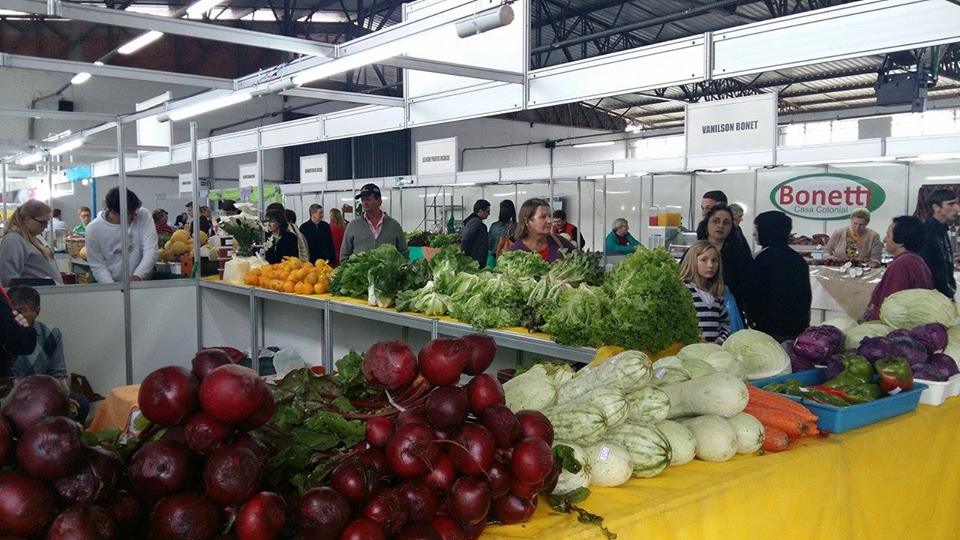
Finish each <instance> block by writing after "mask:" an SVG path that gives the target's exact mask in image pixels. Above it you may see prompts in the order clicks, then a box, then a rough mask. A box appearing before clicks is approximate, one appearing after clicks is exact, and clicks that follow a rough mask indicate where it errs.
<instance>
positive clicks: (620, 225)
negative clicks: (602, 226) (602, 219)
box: [605, 218, 640, 255]
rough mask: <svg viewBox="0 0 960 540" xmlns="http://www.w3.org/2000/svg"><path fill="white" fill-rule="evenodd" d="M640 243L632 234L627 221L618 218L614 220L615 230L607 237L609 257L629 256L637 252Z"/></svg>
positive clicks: (606, 246)
mask: <svg viewBox="0 0 960 540" xmlns="http://www.w3.org/2000/svg"><path fill="white" fill-rule="evenodd" d="M639 245H640V242H637V239H636V238H634V237H633V235H632V234H630V225H629V224H628V223H627V220H625V219H623V218H617V219H615V220H613V230H612V231H610V234H608V235H607V240H606V242H605V248H606V253H607V255H629V254H631V253H633V252H634V251H636V249H637V246H639Z"/></svg>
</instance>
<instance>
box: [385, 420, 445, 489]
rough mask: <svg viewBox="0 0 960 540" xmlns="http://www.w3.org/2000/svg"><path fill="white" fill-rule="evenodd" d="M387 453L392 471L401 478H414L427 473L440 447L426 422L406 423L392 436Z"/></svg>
mask: <svg viewBox="0 0 960 540" xmlns="http://www.w3.org/2000/svg"><path fill="white" fill-rule="evenodd" d="M386 454H387V464H388V465H390V470H391V471H393V472H394V473H395V474H396V475H397V476H399V477H400V478H413V477H415V476H421V475H423V474H426V472H427V471H428V470H429V467H430V466H431V465H433V464H434V462H436V460H437V457H438V456H439V454H440V449H439V448H438V447H437V444H436V442H434V435H433V431H431V430H430V428H429V427H427V426H426V424H406V425H403V426H401V427H399V428H397V431H396V432H394V434H393V436H392V437H390V441H389V442H388V443H387V450H386Z"/></svg>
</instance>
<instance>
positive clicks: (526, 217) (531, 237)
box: [507, 199, 576, 263]
mask: <svg viewBox="0 0 960 540" xmlns="http://www.w3.org/2000/svg"><path fill="white" fill-rule="evenodd" d="M516 239H517V240H516V241H515V242H514V243H513V244H512V245H511V246H510V247H509V248H507V251H529V252H532V253H536V254H538V255H540V258H541V259H543V260H545V261H547V262H550V263H552V262H554V261H556V260H557V259H559V258H560V257H561V256H562V253H563V251H561V250H572V249H576V248H574V247H573V244H571V243H570V242H568V241H567V240H566V239H564V238H561V237H560V236H557V235H556V234H553V223H552V222H551V221H550V205H549V204H547V201H545V200H543V199H528V200H527V201H526V202H524V203H523V206H521V207H520V214H519V215H518V216H517V232H516Z"/></svg>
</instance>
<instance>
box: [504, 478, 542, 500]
mask: <svg viewBox="0 0 960 540" xmlns="http://www.w3.org/2000/svg"><path fill="white" fill-rule="evenodd" d="M541 491H543V482H537V483H536V484H524V483H523V482H521V481H520V480H517V479H516V478H514V479H513V483H511V484H510V494H511V495H514V496H516V497H520V498H521V499H529V498H531V497H535V496H536V495H537V493H540V492H541Z"/></svg>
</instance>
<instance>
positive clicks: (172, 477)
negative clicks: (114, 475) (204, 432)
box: [129, 440, 193, 497]
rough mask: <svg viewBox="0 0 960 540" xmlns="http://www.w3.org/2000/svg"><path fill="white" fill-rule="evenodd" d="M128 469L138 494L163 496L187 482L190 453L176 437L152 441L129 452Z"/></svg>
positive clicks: (189, 468) (179, 488)
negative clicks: (174, 439) (131, 456)
mask: <svg viewBox="0 0 960 540" xmlns="http://www.w3.org/2000/svg"><path fill="white" fill-rule="evenodd" d="M129 472H130V481H131V482H132V483H133V487H134V488H136V492H137V493H138V494H142V495H146V496H148V497H165V496H167V495H171V494H173V493H176V492H178V491H180V490H182V489H183V488H185V487H186V486H187V481H188V480H190V477H191V476H192V475H193V457H192V455H191V454H190V450H189V449H188V448H187V447H186V446H184V445H182V444H180V443H178V442H176V441H165V440H159V441H152V442H148V443H147V444H145V445H144V446H143V448H141V449H140V450H138V451H137V453H136V454H134V455H133V459H131V460H130V467H129Z"/></svg>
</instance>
